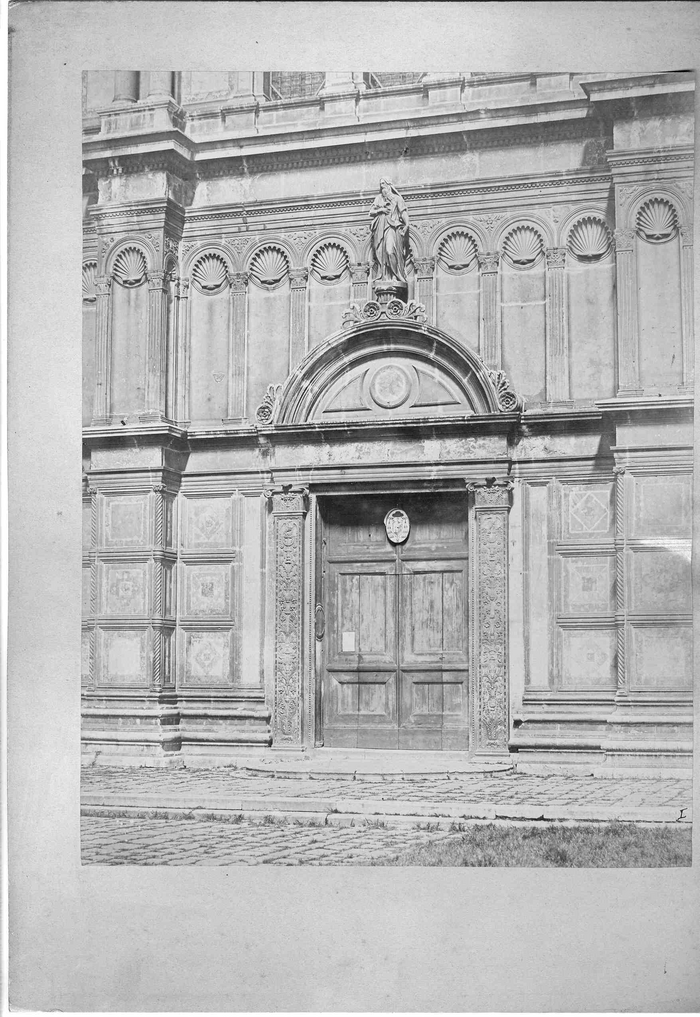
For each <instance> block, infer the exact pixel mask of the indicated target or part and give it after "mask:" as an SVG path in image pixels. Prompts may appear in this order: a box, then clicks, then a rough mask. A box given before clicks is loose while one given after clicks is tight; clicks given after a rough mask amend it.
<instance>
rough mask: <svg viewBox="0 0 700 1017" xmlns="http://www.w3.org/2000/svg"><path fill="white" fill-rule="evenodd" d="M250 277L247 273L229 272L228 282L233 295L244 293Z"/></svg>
mask: <svg viewBox="0 0 700 1017" xmlns="http://www.w3.org/2000/svg"><path fill="white" fill-rule="evenodd" d="M249 278H250V275H249V273H248V272H229V275H228V281H229V285H230V287H231V290H232V291H233V292H234V293H245V291H246V287H247V285H248V279H249Z"/></svg>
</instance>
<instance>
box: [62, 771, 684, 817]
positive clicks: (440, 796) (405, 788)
mask: <svg viewBox="0 0 700 1017" xmlns="http://www.w3.org/2000/svg"><path fill="white" fill-rule="evenodd" d="M82 790H83V792H87V793H88V794H89V795H90V797H91V799H92V798H93V797H94V796H95V795H101V796H103V798H104V802H105V804H107V803H108V802H109V799H110V797H111V796H115V795H120V796H124V795H129V796H133V797H134V804H138V798H139V797H141V796H144V795H149V796H151V795H163V796H168V797H171V796H178V795H185V796H187V797H188V799H191V798H192V797H196V796H202V797H206V798H207V799H216V798H219V797H220V798H221V799H222V800H224V799H225V798H230V797H234V796H238V797H240V796H254V797H255V798H258V799H259V798H267V797H269V798H276V799H279V798H282V797H285V798H296V799H307V800H313V799H328V798H332V799H335V800H337V801H340V802H342V801H343V800H353V801H358V800H359V801H368V802H369V801H378V802H382V801H393V802H407V803H410V802H417V803H418V802H423V803H432V802H435V803H445V804H446V803H455V804H465V803H469V804H475V805H478V804H489V805H527V806H536V807H539V806H552V805H555V806H584V807H595V806H599V805H600V806H618V807H622V808H629V809H634V808H639V807H645V808H658V807H669V808H678V809H684V808H685V809H689V808H690V806H691V805H692V781H691V780H690V779H687V780H684V779H679V778H651V777H615V778H608V777H604V778H596V777H584V776H566V775H560V774H549V775H547V776H532V775H529V774H512V773H510V774H509V773H504V774H498V775H489V774H485V775H482V774H475V775H473V776H466V777H460V778H459V779H456V780H446V779H445V778H428V777H426V778H420V779H418V780H413V779H412V780H382V781H379V782H373V781H363V780H337V779H333V778H318V779H317V778H313V779H308V778H307V779H304V778H301V779H295V778H281V777H268V776H254V775H246V774H241V773H240V771H237V770H234V769H229V768H226V767H219V768H215V769H194V770H187V769H178V770H164V769H157V768H150V767H140V768H122V767H107V766H96V767H84V768H83V770H82Z"/></svg>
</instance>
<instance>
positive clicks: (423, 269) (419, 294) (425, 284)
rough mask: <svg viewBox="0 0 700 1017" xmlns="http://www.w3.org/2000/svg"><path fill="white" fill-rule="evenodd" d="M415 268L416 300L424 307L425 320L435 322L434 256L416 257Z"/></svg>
mask: <svg viewBox="0 0 700 1017" xmlns="http://www.w3.org/2000/svg"><path fill="white" fill-rule="evenodd" d="M414 265H415V270H416V300H417V301H418V303H419V304H422V305H423V307H424V308H425V317H426V320H427V321H428V322H429V323H430V324H431V325H432V324H435V312H434V298H433V287H434V277H435V258H417V259H416V261H415V263H414Z"/></svg>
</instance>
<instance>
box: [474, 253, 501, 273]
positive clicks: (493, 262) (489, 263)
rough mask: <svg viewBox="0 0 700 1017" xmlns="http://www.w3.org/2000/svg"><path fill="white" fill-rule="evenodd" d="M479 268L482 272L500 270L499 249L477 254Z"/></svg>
mask: <svg viewBox="0 0 700 1017" xmlns="http://www.w3.org/2000/svg"><path fill="white" fill-rule="evenodd" d="M477 259H478V262H479V268H480V270H481V272H482V274H486V273H490V272H498V261H499V254H498V252H497V251H490V252H489V253H488V254H479V255H477Z"/></svg>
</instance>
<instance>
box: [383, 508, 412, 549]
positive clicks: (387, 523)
mask: <svg viewBox="0 0 700 1017" xmlns="http://www.w3.org/2000/svg"><path fill="white" fill-rule="evenodd" d="M384 527H385V529H386V535H387V537H388V538H389V540H390V541H391V543H392V544H403V542H404V541H405V540H406V538H407V537H408V533H409V530H410V529H411V523H410V521H409V518H408V516H407V515H406V513H405V512H404V511H403V509H392V510H391V511H390V512H387V514H386V515H385V516H384Z"/></svg>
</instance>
